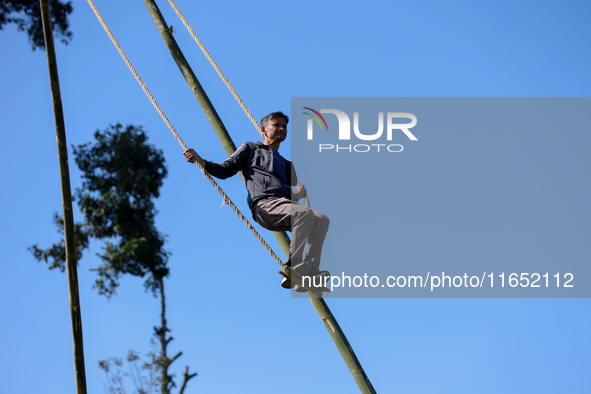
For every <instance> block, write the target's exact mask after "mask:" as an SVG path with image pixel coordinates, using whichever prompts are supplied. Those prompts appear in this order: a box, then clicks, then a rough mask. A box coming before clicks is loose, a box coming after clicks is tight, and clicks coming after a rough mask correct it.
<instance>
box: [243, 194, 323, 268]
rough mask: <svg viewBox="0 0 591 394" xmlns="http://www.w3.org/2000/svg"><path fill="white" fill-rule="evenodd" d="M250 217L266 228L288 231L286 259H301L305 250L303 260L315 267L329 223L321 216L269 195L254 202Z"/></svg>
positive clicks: (299, 205)
mask: <svg viewBox="0 0 591 394" xmlns="http://www.w3.org/2000/svg"><path fill="white" fill-rule="evenodd" d="M254 218H255V220H256V221H257V222H258V223H259V224H260V225H261V226H263V227H265V228H266V229H269V230H272V231H291V244H290V246H289V254H290V256H289V259H290V261H291V263H292V266H296V265H297V264H299V263H301V262H302V261H303V254H304V250H306V262H307V263H310V264H311V265H312V266H314V267H316V268H318V266H319V265H320V254H321V253H322V244H323V243H324V239H325V237H326V232H327V231H328V224H329V220H328V218H327V217H326V216H325V215H323V214H321V213H320V212H317V211H314V210H313V209H311V208H308V207H306V206H305V205H302V204H298V203H295V202H293V201H290V200H288V199H286V198H274V197H272V198H268V199H264V200H260V201H258V203H257V207H256V208H255V211H254ZM306 241H307V242H308V244H307V246H306Z"/></svg>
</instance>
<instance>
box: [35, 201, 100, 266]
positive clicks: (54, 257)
mask: <svg viewBox="0 0 591 394" xmlns="http://www.w3.org/2000/svg"><path fill="white" fill-rule="evenodd" d="M53 223H54V224H55V226H56V227H57V231H58V232H59V233H60V234H62V235H63V234H64V219H62V217H61V216H59V215H58V214H57V212H55V213H54V214H53ZM74 234H75V238H76V261H79V260H80V259H81V258H82V251H84V249H86V248H87V247H88V242H89V235H90V234H89V232H88V230H87V229H85V228H84V225H83V224H81V223H76V224H75V228H74ZM28 249H29V251H30V252H31V253H33V256H35V259H36V260H37V261H41V260H43V261H45V264H49V269H50V270H52V269H55V268H58V269H59V270H60V271H61V272H64V271H65V269H66V243H65V241H64V240H63V239H62V240H61V241H60V242H58V243H57V244H55V245H53V247H52V248H50V249H47V250H43V249H40V248H39V247H38V246H37V245H36V244H35V245H33V246H31V247H30V248H28Z"/></svg>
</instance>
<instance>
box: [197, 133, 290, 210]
mask: <svg viewBox="0 0 591 394" xmlns="http://www.w3.org/2000/svg"><path fill="white" fill-rule="evenodd" d="M285 165H286V167H287V183H285V182H283V180H281V178H280V176H279V175H278V174H277V172H275V170H274V167H273V150H272V149H271V148H270V147H268V146H266V145H264V144H263V143H262V142H260V141H257V142H256V143H255V142H245V143H244V144H242V145H241V146H240V148H238V149H237V150H236V152H234V153H233V154H232V156H230V157H228V158H227V159H226V160H225V161H224V162H223V163H221V164H216V163H213V162H211V161H206V162H205V170H206V171H207V172H208V173H209V174H211V175H212V176H214V177H216V178H219V179H226V178H229V177H231V176H234V175H236V174H237V173H238V171H242V174H243V175H244V179H245V180H246V189H247V190H248V198H247V201H248V206H249V207H250V209H251V210H252V209H254V207H255V205H256V202H257V201H258V200H261V199H263V198H269V197H285V198H287V199H291V200H296V198H295V195H294V194H293V192H292V190H291V186H295V185H296V184H297V176H296V174H295V170H294V168H293V165H292V164H291V162H290V161H288V160H285Z"/></svg>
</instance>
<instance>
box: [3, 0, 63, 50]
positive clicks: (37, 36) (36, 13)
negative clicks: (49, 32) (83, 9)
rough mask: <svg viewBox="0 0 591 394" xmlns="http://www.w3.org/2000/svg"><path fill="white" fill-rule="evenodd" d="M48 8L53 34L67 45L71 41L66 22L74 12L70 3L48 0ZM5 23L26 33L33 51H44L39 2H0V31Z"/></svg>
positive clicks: (4, 0)
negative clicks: (14, 24)
mask: <svg viewBox="0 0 591 394" xmlns="http://www.w3.org/2000/svg"><path fill="white" fill-rule="evenodd" d="M49 8H50V10H51V22H52V25H53V31H54V33H55V34H56V35H57V36H61V42H63V43H64V44H68V42H69V41H70V40H71V39H72V32H71V31H70V30H69V22H68V15H69V14H71V13H72V11H73V10H74V9H73V8H72V2H71V1H68V2H62V1H61V0H49ZM7 23H16V25H17V27H18V29H19V30H20V31H26V32H27V34H28V35H29V42H30V43H31V47H32V48H33V50H35V49H37V48H39V49H45V41H44V39H43V23H42V22H41V8H40V5H39V0H0V30H1V29H2V27H3V26H4V25H5V24H7Z"/></svg>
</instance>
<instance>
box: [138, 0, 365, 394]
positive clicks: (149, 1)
mask: <svg viewBox="0 0 591 394" xmlns="http://www.w3.org/2000/svg"><path fill="white" fill-rule="evenodd" d="M144 3H145V4H146V7H147V8H148V10H149V11H150V15H151V16H152V19H153V20H154V23H155V24H156V27H157V28H158V31H159V32H160V34H161V36H162V38H163V40H164V42H165V44H166V46H167V48H168V50H169V51H170V54H171V55H172V57H173V58H174V61H175V62H176V64H177V66H178V67H179V69H180V71H181V73H182V74H183V77H185V80H186V81H187V83H188V84H189V87H190V88H191V91H192V92H193V94H194V95H195V97H196V98H197V101H199V104H200V105H201V108H202V109H203V112H205V115H206V116H207V119H208V120H209V122H210V123H211V126H212V127H213V129H214V130H215V132H216V134H217V136H218V138H219V139H220V142H221V143H222V145H223V146H224V149H225V150H226V153H227V154H228V156H230V155H231V154H232V153H234V151H235V150H236V146H235V145H234V142H233V141H232V138H231V137H230V134H229V133H228V131H227V130H226V127H225V126H224V124H223V122H222V120H221V119H220V117H219V115H218V114H217V111H216V110H215V108H214V107H213V104H212V103H211V101H210V100H209V98H208V96H207V94H206V93H205V90H204V89H203V87H202V86H201V84H200V83H199V80H198V79H197V76H196V75H195V73H194V72H193V70H192V69H191V66H190V65H189V63H188V62H187V60H186V59H185V56H184V55H183V53H182V51H181V49H180V48H179V46H178V44H177V43H176V40H175V39H174V37H173V35H172V32H171V29H169V27H168V25H167V24H166V21H165V20H164V17H163V16H162V13H161V12H160V10H159V9H158V6H157V5H156V2H155V0H144ZM242 180H243V181H244V178H242ZM274 234H275V237H276V238H277V240H278V241H279V245H280V246H281V249H282V250H283V252H284V253H285V255H286V256H289V243H290V240H289V237H288V235H287V233H285V231H275V232H274ZM307 295H308V297H309V298H310V301H311V302H312V305H313V306H314V309H316V312H317V313H318V315H319V316H320V318H321V319H322V321H323V322H324V325H325V326H326V329H327V330H328V332H329V334H330V336H331V338H332V339H333V341H334V342H335V345H336V346H337V349H338V350H339V352H340V353H341V356H342V357H343V359H344V360H345V363H346V364H347V367H348V368H349V371H351V374H352V375H353V378H354V379H355V382H356V383H357V385H358V386H359V389H360V390H361V392H362V393H363V394H375V390H374V388H373V386H372V385H371V382H370V381H369V379H368V377H367V375H366V374H365V371H364V370H363V367H362V366H361V363H360V362H359V360H358V359H357V356H356V355H355V352H354V351H353V349H352V348H351V345H350V344H349V341H347V337H346V336H345V334H344V332H343V331H342V330H341V327H340V326H339V324H338V322H337V320H336V319H335V317H334V316H333V315H332V313H331V311H330V309H329V308H328V305H326V302H325V301H324V299H323V298H317V297H316V296H314V295H313V294H312V293H311V292H307Z"/></svg>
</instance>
